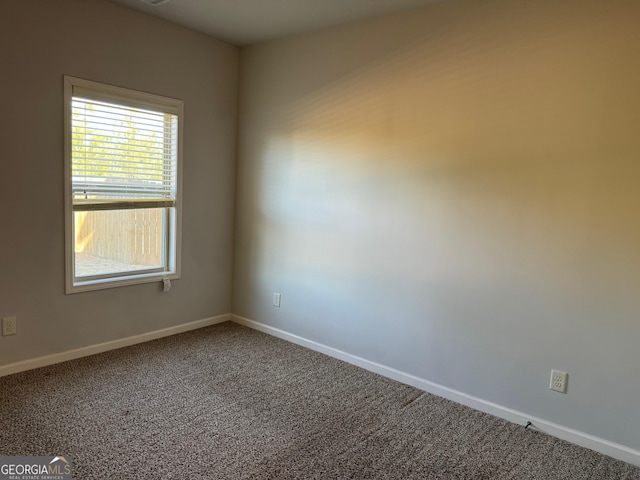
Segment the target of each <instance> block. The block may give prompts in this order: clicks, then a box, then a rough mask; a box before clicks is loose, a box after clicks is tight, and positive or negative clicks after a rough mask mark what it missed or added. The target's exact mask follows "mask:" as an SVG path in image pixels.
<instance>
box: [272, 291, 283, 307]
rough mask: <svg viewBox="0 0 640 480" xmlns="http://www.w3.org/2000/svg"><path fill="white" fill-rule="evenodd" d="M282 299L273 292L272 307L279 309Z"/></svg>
mask: <svg viewBox="0 0 640 480" xmlns="http://www.w3.org/2000/svg"><path fill="white" fill-rule="evenodd" d="M281 298H282V295H280V294H279V293H278V292H274V293H273V306H274V307H280V299H281Z"/></svg>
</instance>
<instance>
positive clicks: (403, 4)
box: [111, 0, 442, 45]
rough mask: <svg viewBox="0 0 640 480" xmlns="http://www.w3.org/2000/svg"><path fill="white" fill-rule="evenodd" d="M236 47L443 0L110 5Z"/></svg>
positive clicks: (178, 0) (137, 0)
mask: <svg viewBox="0 0 640 480" xmlns="http://www.w3.org/2000/svg"><path fill="white" fill-rule="evenodd" d="M111 1H113V2H115V3H119V4H121V5H125V6H127V7H131V8H133V9H136V10H139V11H141V12H145V13H148V14H151V15H157V16H158V17H162V18H165V19H167V20H170V21H172V22H175V23H177V24H180V25H183V26H185V27H188V28H191V29H193V30H196V31H199V32H203V33H206V34H209V35H212V36H214V37H216V38H219V39H221V40H225V41H227V42H230V43H234V44H236V45H248V44H252V43H257V42H262V41H265V40H271V39H274V38H279V37H285V36H288V35H295V34H299V33H305V32H310V31H313V30H318V29H320V28H325V27H331V26H335V25H340V24H344V23H349V22H354V21H357V20H363V19H365V18H372V17H377V16H380V15H386V14H389V13H395V12H400V11H403V10H410V9H413V8H418V7H422V6H425V5H429V4H432V3H436V2H438V1H442V0H169V2H168V3H164V4H161V5H158V6H152V5H148V4H146V3H144V2H143V1H142V0H111Z"/></svg>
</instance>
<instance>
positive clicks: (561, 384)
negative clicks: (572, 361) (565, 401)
mask: <svg viewBox="0 0 640 480" xmlns="http://www.w3.org/2000/svg"><path fill="white" fill-rule="evenodd" d="M568 379H569V374H568V373H567V372H561V371H560V370H551V381H550V382H549V389H550V390H555V391H556V392H560V393H567V380H568Z"/></svg>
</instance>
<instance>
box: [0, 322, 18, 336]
mask: <svg viewBox="0 0 640 480" xmlns="http://www.w3.org/2000/svg"><path fill="white" fill-rule="evenodd" d="M17 323H18V319H17V318H16V317H5V318H3V319H2V336H3V337H6V336H8V335H15V334H16V333H17V328H18V326H17Z"/></svg>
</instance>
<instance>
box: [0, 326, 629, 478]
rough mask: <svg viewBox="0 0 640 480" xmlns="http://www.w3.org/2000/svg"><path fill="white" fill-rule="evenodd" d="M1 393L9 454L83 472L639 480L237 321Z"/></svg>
mask: <svg viewBox="0 0 640 480" xmlns="http://www.w3.org/2000/svg"><path fill="white" fill-rule="evenodd" d="M0 392H1V395H2V396H1V397H0V413H1V415H0V455H66V456H67V457H71V458H72V460H73V463H74V478H76V479H80V480H85V479H86V480H88V479H99V480H105V479H116V480H120V479H121V480H128V479H185V480H186V479H189V480H193V479H276V478H282V479H292V478H299V479H338V478H339V479H347V478H350V479H367V478H372V479H373V478H376V479H378V478H380V479H473V480H481V479H518V480H519V479H563V480H564V479H590V480H591V479H597V480H607V479H612V480H613V479H615V480H622V479H636V480H640V468H636V467H633V466H631V465H628V464H626V463H623V462H620V461H617V460H614V459H612V458H609V457H606V456H603V455H600V454H598V453H595V452H592V451H590V450H586V449H583V448H580V447H578V446H575V445H572V444H569V443H566V442H563V441H561V440H558V439H556V438H553V437H550V436H547V435H545V434H542V433H540V432H535V431H531V430H525V429H524V428H523V426H521V425H515V424H511V423H508V422H506V421H504V420H501V419H499V418H496V417H492V416H490V415H486V414H483V413H480V412H477V411H474V410H471V409H469V408H467V407H464V406H461V405H458V404H455V403H453V402H450V401H448V400H445V399H442V398H439V397H435V396H433V395H429V394H427V393H424V392H422V391H420V390H417V389H415V388H413V387H410V386H407V385H403V384H401V383H398V382H395V381H393V380H389V379H386V378H383V377H381V376H379V375H376V374H373V373H370V372H367V371H365V370H362V369H359V368H358V367H354V366H352V365H349V364H346V363H343V362H341V361H339V360H335V359H333V358H330V357H327V356H324V355H322V354H320V353H317V352H313V351H311V350H307V349H305V348H302V347H299V346H297V345H293V344H291V343H288V342H285V341H282V340H279V339H277V338H273V337H270V336H268V335H265V334H262V333H259V332H256V331H254V330H251V329H248V328H245V327H241V326H239V325H236V324H233V323H229V322H228V323H224V324H220V325H214V326H212V327H208V328H205V329H201V330H195V331H192V332H188V333H184V334H181V335H176V336H173V337H168V338H164V339H161V340H156V341H153V342H149V343H144V344H140V345H136V346H133V347H128V348H124V349H120V350H116V351H112V352H107V353H104V354H100V355H95V356H92V357H87V358H83V359H79V360H74V361H71V362H66V363H63V364H59V365H54V366H51V367H46V368H41V369H38V370H33V371H30V372H24V373H20V374H17V375H12V376H9V377H5V378H1V379H0Z"/></svg>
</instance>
